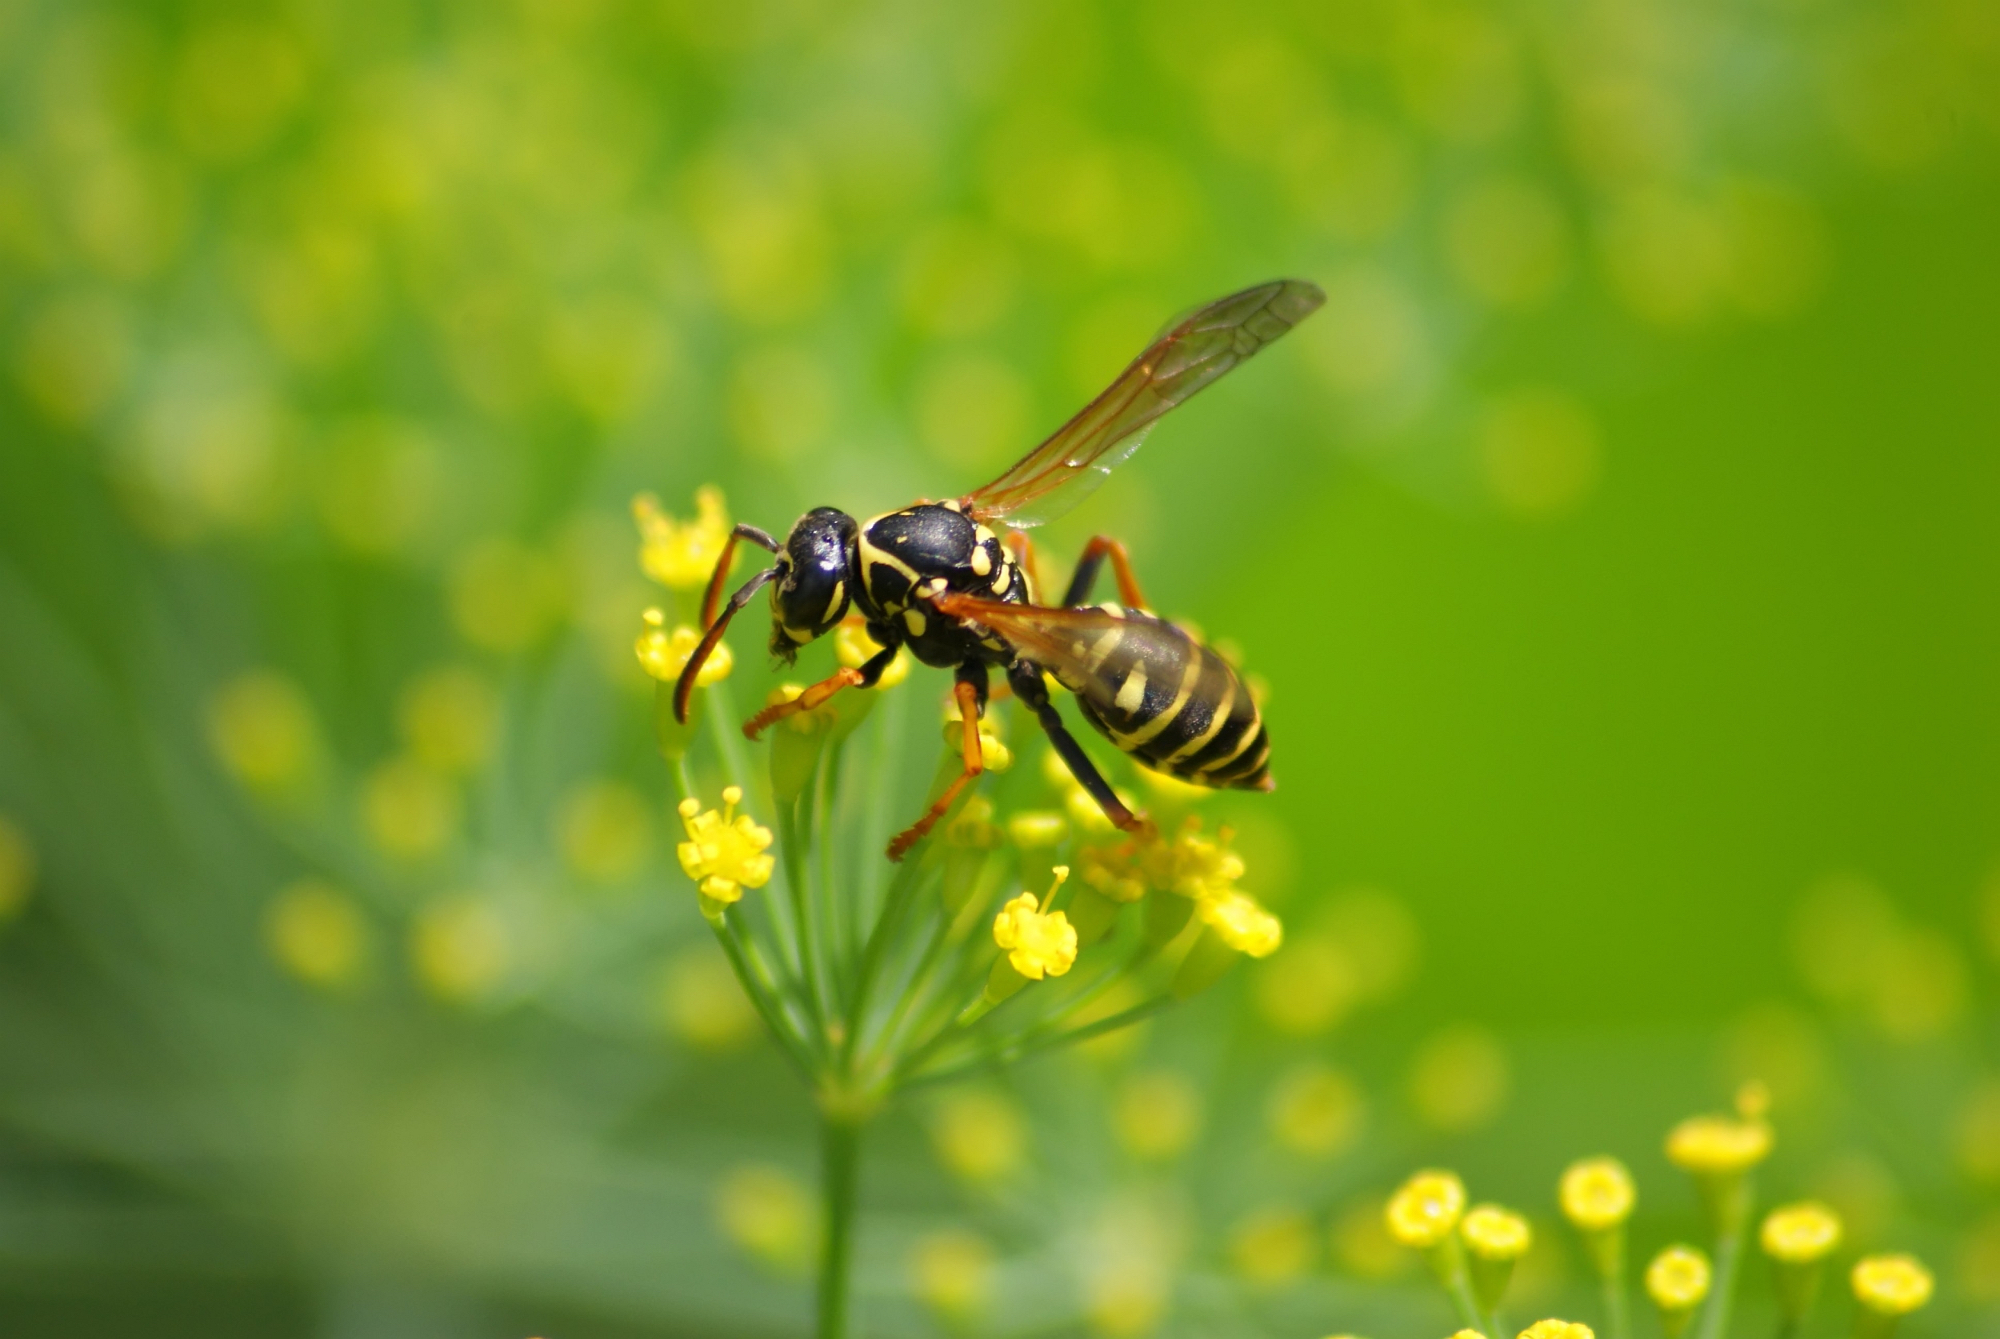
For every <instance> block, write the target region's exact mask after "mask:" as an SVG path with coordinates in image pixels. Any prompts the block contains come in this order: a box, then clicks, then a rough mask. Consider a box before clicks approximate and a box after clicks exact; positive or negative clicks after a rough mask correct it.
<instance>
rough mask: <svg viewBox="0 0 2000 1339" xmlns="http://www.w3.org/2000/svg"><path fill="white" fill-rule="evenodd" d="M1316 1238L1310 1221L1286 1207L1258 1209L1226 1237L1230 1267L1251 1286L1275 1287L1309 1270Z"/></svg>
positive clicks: (1317, 1237) (1317, 1241) (1315, 1249)
mask: <svg viewBox="0 0 2000 1339" xmlns="http://www.w3.org/2000/svg"><path fill="white" fill-rule="evenodd" d="M1318 1248H1319V1234H1318V1233H1317V1232H1316V1231H1314V1230H1313V1222H1312V1219H1310V1218H1308V1217H1307V1216H1306V1215H1305V1214H1304V1213H1303V1212H1302V1211H1300V1210H1298V1209H1294V1208H1290V1207H1288V1206H1272V1207H1270V1208H1265V1209H1259V1210H1257V1211H1256V1212H1255V1213H1252V1214H1251V1215H1250V1216H1249V1217H1248V1218H1245V1219H1244V1220H1243V1221H1242V1222H1240V1223H1238V1224H1237V1225H1236V1228H1235V1230H1234V1231H1233V1232H1231V1233H1230V1240H1229V1256H1230V1263H1231V1264H1233V1265H1235V1266H1236V1272H1237V1273H1239V1274H1241V1275H1242V1276H1243V1277H1244V1278H1246V1279H1248V1280H1250V1282H1252V1283H1261V1284H1267V1285H1268V1284H1276V1283H1283V1282H1285V1281H1286V1280H1287V1279H1292V1278H1296V1277H1297V1276H1298V1275H1300V1274H1302V1273H1304V1272H1305V1271H1306V1270H1308V1269H1310V1268H1312V1265H1313V1256H1314V1255H1315V1254H1316V1253H1317V1251H1318Z"/></svg>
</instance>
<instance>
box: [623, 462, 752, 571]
mask: <svg viewBox="0 0 2000 1339" xmlns="http://www.w3.org/2000/svg"><path fill="white" fill-rule="evenodd" d="M694 507H695V518H694V519H693V520H692V521H679V520H676V519H674V518H673V517H671V516H669V515H667V514H666V513H665V512H663V511H661V510H660V500H659V498H657V497H655V496H654V495H653V494H651V493H641V494H639V495H638V496H637V497H635V498H633V499H632V519H633V520H634V521H636V522H637V523H638V526H639V566H640V567H641V568H642V569H644V571H645V573H646V575H647V576H649V577H651V578H652V579H653V580H655V581H657V582H659V583H660V584H661V585H663V586H666V587H668V588H669V589H671V590H690V591H691V590H700V589H701V588H702V587H703V586H705V585H707V584H708V578H709V574H710V573H712V572H714V570H715V564H716V562H717V561H718V560H719V559H720V558H721V557H722V548H723V545H724V544H726V543H727V542H728V541H729V512H728V509H727V508H726V507H725V506H724V504H723V500H722V490H721V489H719V488H717V487H715V486H714V485H713V484H709V485H705V486H703V487H701V488H697V489H696V490H695V494H694Z"/></svg>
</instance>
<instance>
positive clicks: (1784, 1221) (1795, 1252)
mask: <svg viewBox="0 0 2000 1339" xmlns="http://www.w3.org/2000/svg"><path fill="white" fill-rule="evenodd" d="M1758 1240H1759V1241H1760V1242H1761V1243H1762V1244H1763V1247H1764V1254H1766V1255H1768V1256H1770V1257H1771V1258H1772V1259H1773V1260H1780V1261H1783V1262H1784V1263H1785V1264H1788V1265H1809V1264H1812V1263H1813V1262H1814V1261H1816V1260H1823V1259H1825V1258H1826V1257H1827V1256H1829V1255H1831V1254H1832V1253H1833V1248H1834V1247H1836V1246H1838V1245H1840V1216H1839V1215H1838V1214H1836V1213H1834V1211H1833V1210H1831V1209H1829V1208H1827V1207H1826V1206H1825V1205H1824V1204H1819V1203H1815V1202H1814V1201H1811V1200H1808V1201H1806V1202H1805V1203H1803V1204H1788V1205H1786V1206H1785V1207H1783V1208H1781V1209H1773V1210H1772V1211H1771V1212H1770V1214H1769V1215H1768V1216H1767V1217H1766V1218H1765V1219H1764V1228H1763V1231H1762V1232H1760V1233H1759V1234H1758Z"/></svg>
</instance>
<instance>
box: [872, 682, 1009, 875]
mask: <svg viewBox="0 0 2000 1339" xmlns="http://www.w3.org/2000/svg"><path fill="white" fill-rule="evenodd" d="M951 692H952V696H953V697H955V698H957V699H958V719H959V721H960V723H961V724H962V725H963V727H964V736H963V739H962V741H961V749H962V751H963V757H964V760H965V770H964V771H962V772H960V773H959V774H958V775H957V776H955V777H953V778H952V782H951V784H950V785H949V786H946V787H945V788H944V794H942V795H940V796H938V797H937V801H936V803H934V804H932V805H931V807H930V808H928V809H926V810H925V811H924V816H923V817H922V818H919V819H918V820H917V821H916V822H914V823H912V824H910V826H909V827H907V828H905V829H904V830H903V831H901V832H899V833H897V834H896V839H895V840H894V841H892V842H890V843H889V858H890V859H891V860H901V859H902V858H903V857H904V856H906V855H908V854H909V853H910V848H911V847H912V846H915V845H916V844H917V843H918V842H920V841H922V840H923V839H924V836H925V834H927V833H928V832H930V830H931V829H932V828H934V827H936V826H937V823H938V820H939V819H940V818H943V817H944V816H945V814H946V813H947V812H948V811H949V810H950V809H951V806H952V802H953V801H955V800H956V799H958V793H959V792H960V791H962V790H964V789H965V785H966V783H967V782H968V781H971V780H972V779H973V778H974V777H976V776H978V775H979V774H980V773H981V772H983V771H985V770H986V755H985V754H984V753H982V752H981V751H980V747H979V688H978V686H977V685H976V684H972V683H968V682H966V681H965V680H963V679H961V680H959V681H958V682H957V683H955V684H953V685H952V689H951Z"/></svg>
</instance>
